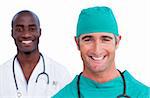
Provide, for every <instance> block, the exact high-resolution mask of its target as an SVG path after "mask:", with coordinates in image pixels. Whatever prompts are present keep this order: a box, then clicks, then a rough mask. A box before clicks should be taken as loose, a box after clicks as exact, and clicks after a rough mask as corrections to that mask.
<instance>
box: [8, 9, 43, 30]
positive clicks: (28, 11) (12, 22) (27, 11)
mask: <svg viewBox="0 0 150 98" xmlns="http://www.w3.org/2000/svg"><path fill="white" fill-rule="evenodd" d="M23 13H31V14H32V15H33V16H34V17H35V18H36V19H37V22H38V25H39V26H40V20H39V18H38V16H37V15H36V14H35V13H33V12H32V11H30V10H22V11H19V12H18V13H16V14H15V15H14V17H13V18H12V21H11V27H12V28H13V24H14V20H15V19H16V17H17V16H18V15H20V14H23Z"/></svg>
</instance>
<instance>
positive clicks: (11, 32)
mask: <svg viewBox="0 0 150 98" xmlns="http://www.w3.org/2000/svg"><path fill="white" fill-rule="evenodd" d="M11 36H12V38H14V34H13V29H11Z"/></svg>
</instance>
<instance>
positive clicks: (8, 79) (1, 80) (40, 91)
mask: <svg viewBox="0 0 150 98" xmlns="http://www.w3.org/2000/svg"><path fill="white" fill-rule="evenodd" d="M13 59H14V58H12V59H11V60H9V61H8V62H6V63H5V64H3V65H1V66H0V98H18V97H17V90H16V86H15V82H14V76H13V70H12V69H13V67H12V65H13ZM44 60H45V71H46V73H47V74H48V75H49V84H47V77H46V75H40V77H39V78H38V82H37V83H35V81H36V78H37V76H38V74H39V73H41V72H43V61H42V58H41V57H40V60H39V62H38V64H37V66H36V67H35V69H34V71H33V72H32V74H31V76H30V79H29V81H28V84H27V83H26V80H25V77H24V75H23V72H22V70H21V67H20V65H19V63H18V61H17V59H15V65H14V69H15V75H16V80H17V85H18V89H19V92H21V94H22V96H21V97H20V98H50V97H51V96H52V95H54V94H56V93H57V92H58V91H59V90H60V89H62V88H63V87H64V86H65V85H66V84H68V83H69V82H70V81H71V78H70V75H69V73H68V71H67V70H66V69H65V68H64V67H63V66H62V65H60V64H58V63H57V62H55V61H53V60H52V59H50V58H48V57H46V56H44Z"/></svg>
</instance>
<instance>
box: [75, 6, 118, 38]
mask: <svg viewBox="0 0 150 98" xmlns="http://www.w3.org/2000/svg"><path fill="white" fill-rule="evenodd" d="M97 32H98V33H100V32H108V33H113V34H114V35H116V36H118V35H119V34H118V26H117V22H116V19H115V17H114V14H113V12H112V10H111V9H110V8H108V7H105V6H102V7H91V8H87V9H83V10H82V11H81V13H80V15H79V19H78V23H77V33H76V37H77V38H78V37H79V36H80V35H82V34H88V33H97Z"/></svg>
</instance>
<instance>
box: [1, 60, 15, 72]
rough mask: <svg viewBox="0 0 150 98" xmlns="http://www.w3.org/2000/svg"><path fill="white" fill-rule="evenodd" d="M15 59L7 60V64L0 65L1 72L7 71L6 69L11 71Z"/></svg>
mask: <svg viewBox="0 0 150 98" xmlns="http://www.w3.org/2000/svg"><path fill="white" fill-rule="evenodd" d="M13 59H14V58H11V59H9V60H7V61H6V62H4V63H3V64H2V65H0V71H1V72H2V71H5V70H6V69H7V70H8V69H11V68H12V65H13Z"/></svg>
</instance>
